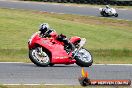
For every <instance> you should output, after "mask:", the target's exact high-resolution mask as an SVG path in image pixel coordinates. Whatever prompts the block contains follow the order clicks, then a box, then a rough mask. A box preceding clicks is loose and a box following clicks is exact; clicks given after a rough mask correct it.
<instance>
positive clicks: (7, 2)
mask: <svg viewBox="0 0 132 88" xmlns="http://www.w3.org/2000/svg"><path fill="white" fill-rule="evenodd" d="M0 8H17V9H31V10H38V11H46V12H55V13H65V14H79V15H88V16H97V17H101V16H100V12H99V10H98V9H99V8H93V7H78V6H66V5H64V4H50V3H49V4H48V3H40V2H39V3H37V2H23V1H12V0H0ZM116 10H117V12H118V14H119V17H118V18H115V17H110V18H114V19H125V20H132V10H119V9H116Z"/></svg>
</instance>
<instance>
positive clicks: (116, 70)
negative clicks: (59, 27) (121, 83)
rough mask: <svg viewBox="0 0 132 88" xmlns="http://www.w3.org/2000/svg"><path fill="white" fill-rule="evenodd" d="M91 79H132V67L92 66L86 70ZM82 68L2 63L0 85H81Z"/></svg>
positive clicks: (0, 64)
mask: <svg viewBox="0 0 132 88" xmlns="http://www.w3.org/2000/svg"><path fill="white" fill-rule="evenodd" d="M84 69H85V71H88V72H89V78H90V79H130V80H132V65H92V66H91V67H86V68H84ZM80 76H81V67H79V66H77V65H75V64H74V65H55V66H54V67H37V66H36V65H34V64H32V63H0V84H59V85H63V84H66V85H79V82H78V77H80Z"/></svg>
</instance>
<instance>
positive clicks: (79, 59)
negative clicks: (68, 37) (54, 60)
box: [75, 48, 93, 67]
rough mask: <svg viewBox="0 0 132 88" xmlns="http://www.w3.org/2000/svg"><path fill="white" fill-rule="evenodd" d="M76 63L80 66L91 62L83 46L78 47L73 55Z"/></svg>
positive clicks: (88, 53)
mask: <svg viewBox="0 0 132 88" xmlns="http://www.w3.org/2000/svg"><path fill="white" fill-rule="evenodd" d="M75 60H76V64H77V65H78V66H81V67H89V66H91V65H92V63H93V58H92V55H91V54H90V52H89V51H88V50H86V49H84V48H82V49H80V50H79V52H78V54H77V55H76V56H75Z"/></svg>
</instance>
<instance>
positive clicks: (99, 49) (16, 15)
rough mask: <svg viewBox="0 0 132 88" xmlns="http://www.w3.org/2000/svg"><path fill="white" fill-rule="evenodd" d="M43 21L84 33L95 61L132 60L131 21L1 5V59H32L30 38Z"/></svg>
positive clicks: (67, 32) (58, 28) (60, 30)
mask: <svg viewBox="0 0 132 88" xmlns="http://www.w3.org/2000/svg"><path fill="white" fill-rule="evenodd" d="M43 22H46V23H49V25H50V26H51V27H52V28H54V29H55V30H56V31H57V32H58V33H64V34H65V35H67V36H68V37H71V36H80V37H85V38H86V39H87V44H86V45H85V48H87V49H89V50H90V51H91V53H92V55H93V57H94V63H129V64H131V63H132V59H131V58H132V25H131V24H132V21H124V20H114V19H107V18H97V17H88V16H79V15H68V14H55V13H52V14H51V13H46V12H38V11H26V10H16V9H0V61H13V62H14V61H21V62H30V61H29V59H28V48H27V41H28V39H29V38H30V36H31V35H32V34H33V33H34V32H36V31H38V27H39V25H40V24H41V23H43Z"/></svg>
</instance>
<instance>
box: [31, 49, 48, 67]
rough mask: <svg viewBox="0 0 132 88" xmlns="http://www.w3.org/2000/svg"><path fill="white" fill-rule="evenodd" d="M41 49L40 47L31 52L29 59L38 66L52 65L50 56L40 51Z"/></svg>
mask: <svg viewBox="0 0 132 88" xmlns="http://www.w3.org/2000/svg"><path fill="white" fill-rule="evenodd" d="M39 48H40V47H36V48H34V49H31V50H29V58H30V60H31V61H32V62H33V63H34V64H36V65H37V66H41V67H45V66H48V65H49V64H50V57H49V54H48V52H46V51H44V50H42V51H40V49H39Z"/></svg>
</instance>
